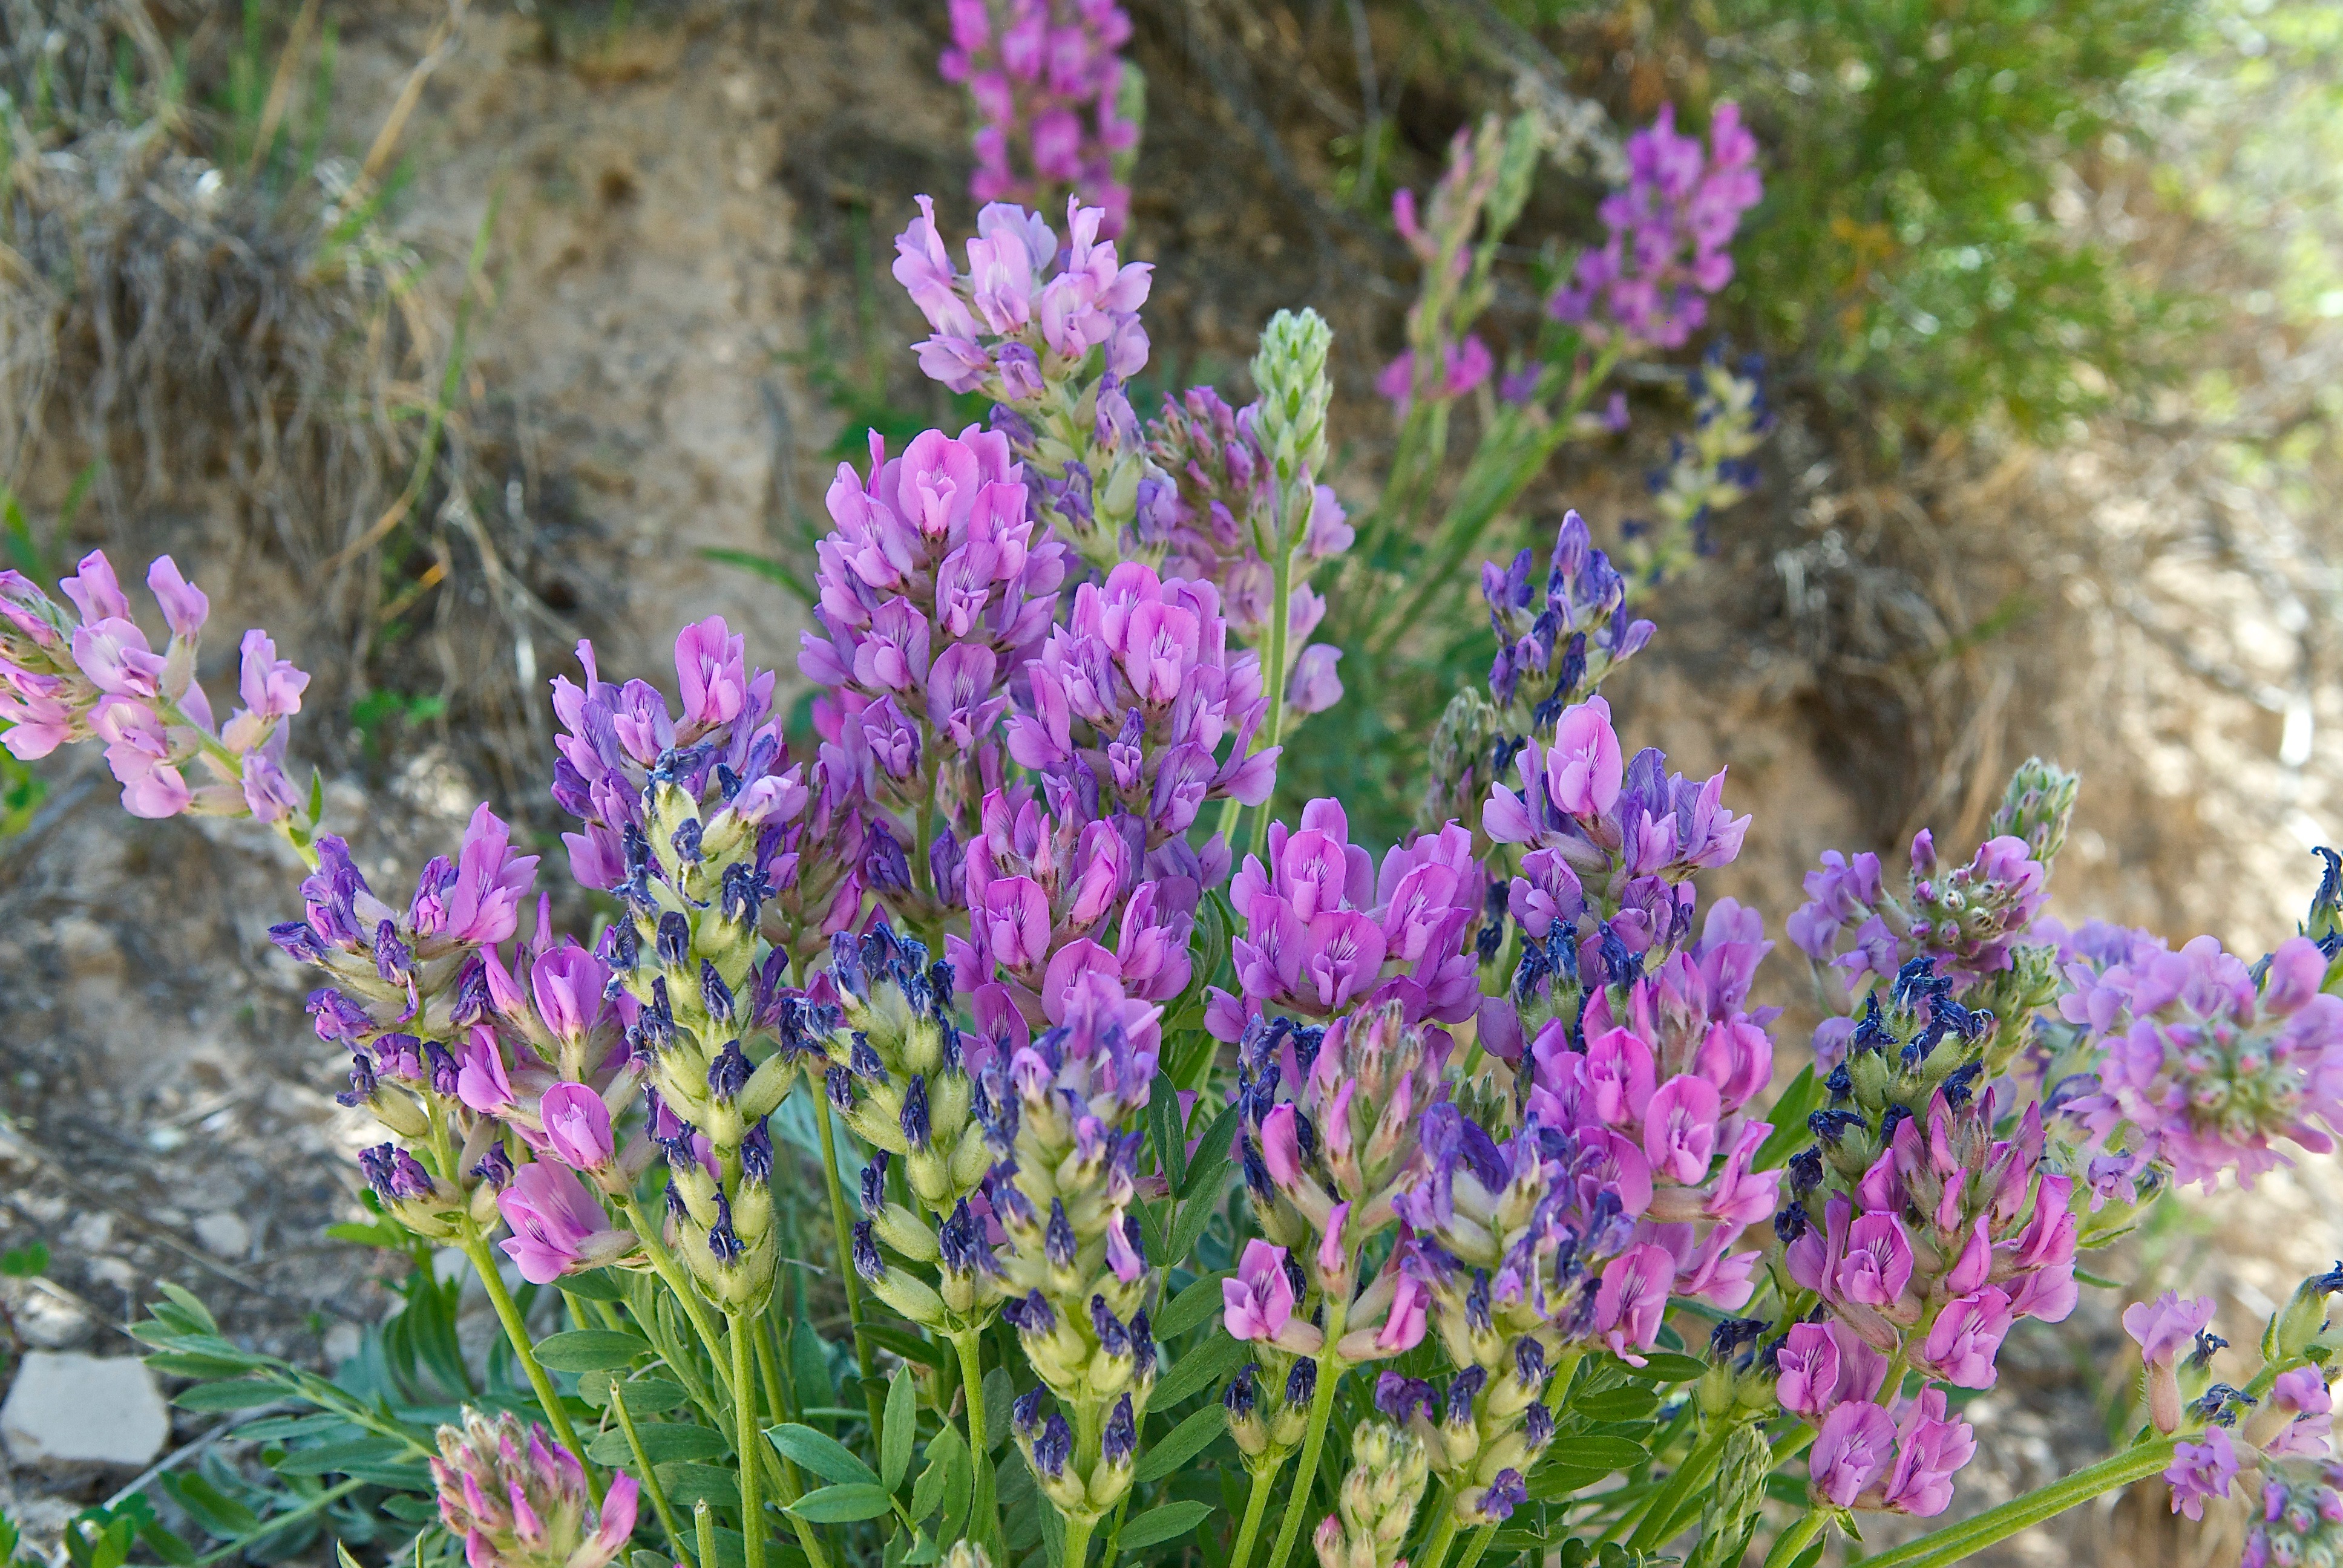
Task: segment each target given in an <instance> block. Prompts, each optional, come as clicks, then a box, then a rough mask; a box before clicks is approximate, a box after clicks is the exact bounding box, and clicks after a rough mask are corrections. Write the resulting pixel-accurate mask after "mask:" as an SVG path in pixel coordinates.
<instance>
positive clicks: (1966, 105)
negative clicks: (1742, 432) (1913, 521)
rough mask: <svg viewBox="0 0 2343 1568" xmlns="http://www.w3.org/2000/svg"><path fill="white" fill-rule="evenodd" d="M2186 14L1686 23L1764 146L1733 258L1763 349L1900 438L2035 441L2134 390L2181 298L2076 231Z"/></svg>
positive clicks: (1907, 2) (2151, 9)
mask: <svg viewBox="0 0 2343 1568" xmlns="http://www.w3.org/2000/svg"><path fill="white" fill-rule="evenodd" d="M2191 15H2192V13H2191V10H2190V8H2189V7H2187V5H2184V4H2182V3H2181V0H1986V3H1984V4H1981V5H1968V6H1964V7H1953V8H1948V7H1945V6H1942V5H1933V4H1926V3H1923V0H1699V3H1698V4H1695V5H1690V6H1688V7H1686V8H1685V9H1684V11H1683V12H1681V13H1678V14H1676V15H1675V16H1674V23H1675V25H1681V26H1682V27H1683V28H1684V31H1685V33H1687V34H1689V35H1694V36H1695V37H1696V38H1697V39H1699V40H1701V41H1704V53H1705V54H1706V55H1709V56H1711V58H1712V61H1713V64H1712V66H1711V72H1710V92H1711V93H1712V95H1714V96H1715V97H1736V98H1738V99H1739V100H1740V101H1741V103H1742V105H1743V106H1744V108H1745V111H1746V112H1747V113H1748V115H1749V116H1750V118H1751V120H1752V122H1753V125H1754V127H1755V130H1756V132H1757V136H1758V139H1759V142H1760V144H1761V146H1763V147H1764V149H1765V152H1764V157H1763V167H1764V171H1765V204H1764V206H1761V207H1760V208H1759V209H1758V211H1757V212H1756V213H1755V215H1753V217H1752V221H1751V224H1750V226H1749V227H1748V229H1747V230H1746V235H1747V237H1746V239H1745V241H1744V242H1743V243H1742V244H1741V245H1740V246H1736V256H1737V257H1738V259H1739V262H1740V271H1739V281H1738V283H1737V285H1736V289H1735V300H1736V301H1737V304H1738V307H1739V308H1740V310H1741V311H1742V312H1743V313H1744V314H1745V316H1746V317H1748V318H1750V319H1751V320H1752V321H1754V322H1755V325H1756V328H1757V330H1756V334H1755V335H1756V337H1758V338H1759V340H1760V341H1761V342H1763V343H1764V344H1765V346H1766V347H1768V349H1769V350H1771V351H1774V352H1775V353H1777V354H1779V355H1781V356H1782V357H1785V358H1795V361H1796V362H1797V363H1798V364H1799V366H1800V367H1801V368H1802V369H1803V370H1804V371H1805V375H1806V377H1807V378H1808V379H1809V380H1810V381H1811V383H1812V384H1813V385H1814V386H1815V387H1816V388H1817V389H1818V390H1821V391H1822V392H1823V393H1824V394H1825V396H1827V397H1832V398H1834V399H1836V400H1838V401H1840V402H1841V403H1842V404H1843V405H1844V406H1845V407H1847V408H1850V409H1853V408H1858V407H1864V406H1865V405H1870V406H1871V407H1873V408H1874V409H1875V411H1879V412H1882V413H1884V416H1885V417H1884V418H1883V420H1882V422H1883V424H1889V425H1892V424H1893V422H1894V421H1895V420H1896V419H1897V418H1903V419H1914V420H1920V421H1925V422H1926V423H1927V424H1930V425H1934V426H1940V427H1941V426H1947V425H1956V424H1959V423H1962V422H1964V421H1966V420H1968V419H1970V418H1974V417H1976V416H1978V415H1980V414H1983V413H1986V412H1990V411H1994V410H2005V411H2006V413H2007V414H2008V415H2009V417H2011V418H2012V419H2013V420H2014V421H2015V422H2016V424H2017V425H2018V426H2019V427H2022V428H2027V429H2039V428H2043V427H2049V426H2052V425H2054V424H2055V423H2056V421H2057V420H2059V419H2060V418H2062V417H2065V416H2066V415H2069V414H2072V413H2076V412H2078V411H2082V410H2085V409H2087V408H2088V407H2092V406H2093V405H2094V404H2095V403H2096V402H2097V400H2098V399H2099V398H2100V397H2102V396H2103V395H2104V392H2105V390H2106V389H2107V387H2111V386H2117V385H2121V384H2124V383H2126V382H2129V381H2132V380H2134V379H2135V378H2136V377H2138V376H2139V375H2140V374H2141V373H2142V372H2143V371H2144V370H2146V369H2147V367H2146V366H2144V365H2143V364H2142V363H2141V355H2140V350H2141V347H2142V342H2141V333H2142V332H2143V329H2145V328H2147V327H2149V326H2151V325H2153V324H2154V323H2155V322H2156V321H2157V319H2158V318H2159V317H2160V316H2161V315H2162V314H2163V311H2164V302H2161V301H2159V300H2157V298H2155V297H2152V296H2150V295H2149V294H2147V292H2145V291H2144V290H2143V289H2142V288H2140V287H2139V286H2137V285H2136V284H2135V283H2134V282H2133V281H2131V280H2130V279H2129V278H2127V276H2126V274H2125V271H2124V269H2123V267H2122V266H2121V264H2120V262H2119V259H2118V258H2117V257H2116V256H2113V255H2111V254H2109V253H2108V252H2107V250H2106V249H2105V248H2104V247H2102V246H2097V245H2095V244H2091V243H2087V242H2085V241H2083V240H2081V239H2080V238H2078V236H2077V224H2076V222H2075V221H2074V220H2075V219H2076V217H2077V216H2078V207H2079V198H2078V197H2077V196H2076V195H2075V194H2074V193H2073V192H2072V190H2071V188H2070V187H2071V186H2072V183H2073V176H2074V175H2075V173H2076V172H2077V165H2078V164H2080V163H2081V162H2082V161H2083V160H2085V159H2087V158H2088V157H2090V156H2093V155H2094V154H2095V152H2096V150H2097V147H2098V146H2099V144H2100V143H2101V142H2102V140H2103V138H2105V137H2107V136H2109V135H2110V134H2111V133H2115V132H2117V131H2120V130H2121V129H2122V128H2123V127H2124V126H2125V125H2126V124H2127V103H2126V98H2125V90H2126V87H2127V85H2128V84H2129V83H2130V82H2132V80H2133V79H2134V78H2135V77H2136V76H2137V75H2138V74H2139V73H2140V72H2141V71H2143V70H2144V69H2145V68H2147V67H2149V66H2151V65H2155V64H2157V62H2158V61H2160V60H2161V59H2163V58H2164V57H2166V55H2167V53H2168V51H2170V50H2171V49H2172V48H2173V47H2174V46H2175V45H2177V44H2179V43H2181V42H2183V41H2184V40H2185V39H2186V37H2187V34H2188V28H2189V22H2190V17H2191ZM1882 398H1885V399H1887V400H1888V401H1887V402H1886V403H1885V405H1884V406H1882V405H1881V404H1880V401H1879V400H1880V399H1882Z"/></svg>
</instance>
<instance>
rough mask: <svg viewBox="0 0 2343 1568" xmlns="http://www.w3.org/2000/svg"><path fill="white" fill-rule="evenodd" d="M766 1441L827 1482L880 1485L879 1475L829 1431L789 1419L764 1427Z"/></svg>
mask: <svg viewBox="0 0 2343 1568" xmlns="http://www.w3.org/2000/svg"><path fill="white" fill-rule="evenodd" d="M765 1441H766V1442H769V1443H771V1444H772V1445H773V1446H774V1447H775V1448H777V1449H779V1450H780V1451H781V1452H782V1453H784V1454H786V1455H787V1456H788V1457H789V1458H790V1459H793V1460H795V1461H797V1462H798V1463H799V1464H802V1465H804V1466H805V1467H806V1468H807V1469H808V1470H810V1471H812V1472H813V1473H815V1474H816V1475H819V1476H820V1477H821V1478H822V1479H823V1480H825V1481H836V1482H840V1483H847V1484H852V1485H865V1486H877V1485H878V1484H879V1477H878V1474H877V1473H875V1472H874V1471H872V1470H871V1468H870V1466H869V1465H867V1464H865V1463H863V1462H861V1461H860V1460H859V1459H857V1458H855V1457H854V1453H853V1451H852V1450H850V1449H849V1448H848V1447H847V1446H846V1445H845V1444H844V1443H842V1442H839V1441H838V1439H836V1438H834V1437H831V1436H830V1435H829V1434H828V1433H827V1432H816V1431H815V1430H814V1429H813V1428H811V1427H809V1426H801V1425H799V1424H798V1423H797V1422H787V1423H785V1424H783V1425H780V1426H774V1427H768V1428H766V1429H765Z"/></svg>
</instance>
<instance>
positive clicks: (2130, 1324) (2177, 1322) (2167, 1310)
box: [2123, 1291, 2213, 1432]
mask: <svg viewBox="0 0 2343 1568" xmlns="http://www.w3.org/2000/svg"><path fill="white" fill-rule="evenodd" d="M2212 1321H2213V1298H2212V1297H2210V1296H2198V1297H2197V1298H2196V1299H2195V1300H2194V1301H2188V1302H2184V1301H2182V1300H2181V1299H2180V1292H2177V1291H2167V1292H2164V1294H2162V1295H2161V1296H2158V1297H2157V1299H2156V1302H2155V1304H2153V1305H2149V1304H2148V1303H2147V1302H2133V1303H2132V1304H2131V1305H2130V1306H2128V1307H2126V1308H2125V1309H2124V1313H2123V1326H2124V1332H2126V1333H2127V1334H2129V1335H2130V1336H2131V1337H2132V1338H2133V1339H2135V1340H2137V1341H2138V1342H2139V1356H2140V1361H2141V1362H2142V1363H2143V1364H2144V1365H2145V1366H2146V1367H2147V1402H2148V1413H2149V1415H2150V1417H2151V1418H2152V1419H2153V1420H2154V1421H2155V1422H2156V1429H2157V1431H2158V1432H2175V1431H2177V1430H2178V1429H2179V1426H2180V1382H2179V1374H2178V1372H2177V1371H2176V1370H2175V1369H2176V1368H2177V1364H2178V1362H2179V1360H2180V1353H2181V1352H2183V1351H2185V1350H2187V1348H2188V1347H2189V1346H2190V1345H2192V1344H2193V1343H2195V1342H2196V1339H2197V1333H2198V1332H2199V1331H2201V1330H2202V1329H2203V1328H2204V1327H2205V1325H2206V1324H2207V1323H2209V1322H2212Z"/></svg>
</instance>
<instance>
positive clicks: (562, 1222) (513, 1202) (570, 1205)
mask: <svg viewBox="0 0 2343 1568" xmlns="http://www.w3.org/2000/svg"><path fill="white" fill-rule="evenodd" d="M497 1211H498V1213H500V1214H502V1215H503V1216H504V1218H505V1223H506V1224H508V1225H510V1226H511V1227H512V1235H511V1236H510V1237H509V1238H508V1239H507V1240H506V1241H503V1242H502V1243H500V1245H501V1246H502V1247H503V1248H504V1251H505V1255H506V1256H508V1257H509V1258H510V1259H512V1261H514V1262H516V1263H518V1265H520V1273H521V1278H522V1279H524V1280H527V1281H528V1282H530V1283H531V1284H534V1285H549V1284H551V1283H553V1282H554V1281H556V1280H558V1279H560V1278H561V1277H562V1276H563V1275H564V1274H574V1273H577V1272H578V1271H580V1270H585V1269H598V1268H600V1267H601V1266H602V1265H603V1264H605V1263H608V1262H612V1261H616V1260H617V1259H618V1258H621V1257H623V1256H625V1255H626V1254H627V1253H628V1251H632V1250H633V1248H634V1245H635V1235H634V1232H633V1231H615V1230H612V1229H611V1228H610V1226H609V1223H608V1221H607V1220H605V1219H604V1217H603V1214H602V1207H601V1205H600V1204H598V1203H597V1202H596V1201H594V1196H593V1194H592V1193H590V1192H588V1191H587V1190H586V1188H585V1186H584V1185H583V1184H582V1183H581V1182H580V1181H578V1178H577V1177H575V1176H573V1175H571V1174H570V1173H569V1172H568V1171H564V1170H562V1169H561V1168H560V1167H559V1166H558V1165H548V1164H545V1163H543V1162H541V1161H540V1162H539V1163H537V1164H533V1165H524V1166H522V1167H521V1168H520V1169H519V1170H518V1171H515V1172H514V1173H513V1179H512V1180H511V1181H509V1182H508V1183H507V1184H506V1185H505V1188H504V1190H503V1191H499V1192H498V1194H497Z"/></svg>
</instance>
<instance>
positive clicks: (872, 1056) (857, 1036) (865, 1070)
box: [846, 1030, 887, 1083]
mask: <svg viewBox="0 0 2343 1568" xmlns="http://www.w3.org/2000/svg"><path fill="white" fill-rule="evenodd" d="M846 1065H847V1067H848V1068H849V1070H851V1071H852V1072H853V1074H854V1076H855V1077H857V1078H870V1079H876V1080H877V1081H879V1082H880V1083H884V1082H886V1081H887V1064H886V1063H885V1062H883V1061H881V1060H879V1051H878V1049H877V1048H876V1047H874V1046H873V1045H872V1044H871V1043H870V1036H869V1035H867V1034H865V1033H863V1032H862V1031H861V1030H855V1031H854V1043H853V1044H852V1045H850V1046H849V1047H848V1048H847V1052H846Z"/></svg>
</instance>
